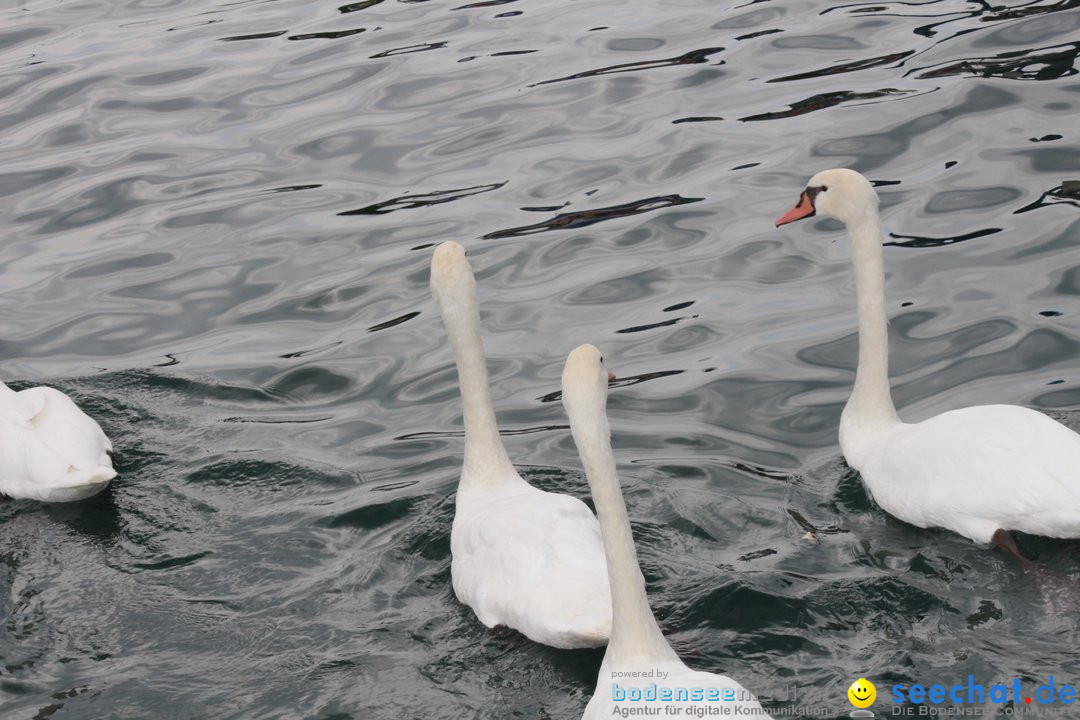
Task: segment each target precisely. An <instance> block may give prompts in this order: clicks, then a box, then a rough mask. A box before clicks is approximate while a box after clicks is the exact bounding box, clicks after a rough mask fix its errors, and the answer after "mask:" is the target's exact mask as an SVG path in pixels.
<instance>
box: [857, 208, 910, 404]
mask: <svg viewBox="0 0 1080 720" xmlns="http://www.w3.org/2000/svg"><path fill="white" fill-rule="evenodd" d="M848 234H849V236H850V237H851V252H852V264H853V267H854V272H855V294H856V299H857V306H858V314H859V364H858V367H857V368H856V371H855V387H854V389H853V390H852V393H851V398H850V399H849V400H848V403H847V406H846V407H845V408H844V413H845V414H850V415H851V416H852V418H853V419H855V420H857V421H858V422H859V423H860V424H862V423H865V422H891V421H899V419H898V417H897V415H896V408H895V407H894V406H893V401H892V394H891V392H890V390H889V330H888V319H887V317H886V315H885V269H884V259H883V251H882V244H881V223H880V220H879V218H878V213H877V210H876V209H874V208H867V210H866V211H865V212H864V213H863V214H862V215H861V216H859V218H858V219H857V220H856V221H854V222H849V223H848Z"/></svg>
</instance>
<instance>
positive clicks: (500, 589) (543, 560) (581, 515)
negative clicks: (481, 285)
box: [431, 242, 611, 648]
mask: <svg viewBox="0 0 1080 720" xmlns="http://www.w3.org/2000/svg"><path fill="white" fill-rule="evenodd" d="M431 292H432V294H433V295H434V297H435V299H436V301H437V302H438V303H439V305H440V308H441V310H442V316H443V322H444V324H445V326H446V332H447V336H448V337H449V340H450V345H451V347H452V349H453V352H454V359H455V362H456V363H457V370H458V381H459V385H460V389H461V403H462V411H463V414H464V421H465V461H464V466H463V468H462V472H461V481H460V483H459V485H458V492H457V500H456V507H455V513H454V525H453V528H452V530H451V534H450V551H451V554H452V561H451V577H452V579H453V584H454V592H455V593H456V594H457V596H458V599H459V600H461V602H463V603H465V604H466V605H468V606H469V607H471V608H472V609H473V611H474V612H475V613H476V616H477V618H479V619H480V622H482V623H483V624H484V625H487V626H488V627H494V626H496V625H506V626H507V627H511V628H513V629H515V630H518V631H519V632H521V633H522V634H524V635H526V636H527V637H529V638H531V639H532V640H535V641H536V642H540V643H544V644H545V645H552V646H554V647H559V648H576V647H596V646H599V645H603V644H604V643H605V642H607V638H608V636H609V634H610V631H611V595H610V592H609V590H608V580H607V566H606V563H605V560H604V550H603V543H602V541H601V539H600V525H599V523H597V520H596V516H595V515H593V514H592V512H591V511H590V510H589V508H588V507H587V506H586V505H585V503H583V502H581V501H580V500H578V499H577V498H573V497H570V496H569V495H560V494H557V493H549V492H543V491H541V490H538V489H536V488H534V487H532V486H531V485H529V484H528V483H527V482H525V480H523V479H522V478H521V476H520V475H519V474H518V473H517V471H516V470H515V469H514V467H513V465H512V464H511V463H510V460H509V458H508V457H507V455H506V450H505V448H504V447H503V444H502V440H501V439H500V438H499V430H498V426H497V425H496V422H495V411H494V408H493V407H492V404H491V391H490V388H489V387H488V380H487V370H486V367H485V358H484V348H483V343H482V341H481V339H480V317H479V312H478V306H477V301H476V281H475V279H474V278H473V274H472V269H471V268H470V267H469V262H468V260H466V259H465V251H464V249H463V248H462V247H461V245H459V244H457V243H454V242H446V243H443V244H442V245H440V246H439V247H438V248H436V250H435V253H434V255H433V256H432V261H431Z"/></svg>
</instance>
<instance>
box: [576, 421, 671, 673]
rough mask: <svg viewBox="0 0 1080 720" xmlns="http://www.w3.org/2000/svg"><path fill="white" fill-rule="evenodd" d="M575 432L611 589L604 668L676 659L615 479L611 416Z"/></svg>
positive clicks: (579, 426) (580, 426)
mask: <svg viewBox="0 0 1080 720" xmlns="http://www.w3.org/2000/svg"><path fill="white" fill-rule="evenodd" d="M571 427H572V428H573V434H574V441H575V442H576V443H577V446H578V450H579V452H580V454H581V459H582V463H583V464H584V465H585V474H586V476H587V477H588V480H589V489H590V490H591V491H592V498H593V503H594V504H595V505H596V516H597V518H598V519H599V520H600V531H601V533H602V534H603V537H604V555H605V558H606V560H607V568H608V579H609V582H610V585H611V605H612V608H611V610H612V625H611V640H610V641H609V642H608V648H607V654H606V655H605V656H604V662H605V663H610V662H617V663H619V664H622V665H626V664H632V663H635V662H642V663H644V662H649V661H655V660H659V659H671V658H675V657H676V656H675V653H674V651H672V649H671V646H670V645H668V643H667V640H666V639H664V635H663V633H662V632H661V631H660V626H659V625H657V624H656V619H655V618H654V617H653V613H652V608H650V607H649V599H648V596H647V595H646V593H645V578H644V577H643V576H642V574H641V568H640V566H639V565H638V557H637V550H636V549H635V547H634V536H633V533H632V532H631V530H630V519H629V517H628V516H627V514H626V503H625V502H624V500H623V495H622V489H621V487H620V486H619V480H618V477H617V476H616V474H615V457H614V455H613V454H612V451H611V433H610V430H609V428H608V422H607V416H606V414H605V413H604V412H603V410H602V409H600V410H599V412H596V413H595V414H593V417H591V418H581V419H580V421H578V420H577V419H574V421H572V422H571ZM642 669H643V670H645V669H648V668H644V667H643V668H642Z"/></svg>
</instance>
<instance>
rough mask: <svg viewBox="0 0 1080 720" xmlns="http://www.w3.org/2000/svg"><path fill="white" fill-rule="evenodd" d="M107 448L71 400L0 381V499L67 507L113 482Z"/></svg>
mask: <svg viewBox="0 0 1080 720" xmlns="http://www.w3.org/2000/svg"><path fill="white" fill-rule="evenodd" d="M111 452H112V443H111V442H109V438H107V437H105V433H104V432H102V431H101V427H100V426H98V424H97V423H96V422H94V420H93V419H91V418H90V417H89V416H88V415H87V414H86V413H84V412H83V411H82V410H80V409H79V408H78V406H77V405H75V403H74V402H72V400H71V398H69V397H68V396H67V395H65V394H64V393H62V392H60V391H59V390H54V389H53V388H50V387H33V388H27V389H26V390H21V391H19V392H15V391H14V390H12V389H11V388H9V387H8V386H7V385H5V384H4V383H2V382H0V494H2V495H7V496H8V497H11V498H27V499H31V500H44V501H45V502H70V501H72V500H82V499H83V498H87V497H90V496H91V495H94V494H95V493H98V492H100V491H101V490H102V489H104V488H105V486H106V485H108V484H109V481H110V480H112V479H113V478H114V477H116V471H115V470H113V466H112V460H111V459H110V457H109V454H110V453H111Z"/></svg>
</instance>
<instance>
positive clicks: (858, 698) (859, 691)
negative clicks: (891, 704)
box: [847, 678, 877, 718]
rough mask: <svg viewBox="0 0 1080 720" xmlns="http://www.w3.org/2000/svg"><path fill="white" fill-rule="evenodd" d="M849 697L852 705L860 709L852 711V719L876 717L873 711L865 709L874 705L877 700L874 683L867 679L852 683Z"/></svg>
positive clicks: (848, 692)
mask: <svg viewBox="0 0 1080 720" xmlns="http://www.w3.org/2000/svg"><path fill="white" fill-rule="evenodd" d="M847 697H848V700H850V701H851V704H852V705H854V706H855V707H857V708H859V709H858V710H852V711H851V716H850V717H853V718H861V717H874V713H873V712H872V711H870V710H865V709H864V708H868V707H870V706H871V705H873V704H874V700H875V699H876V698H877V688H876V687H874V683H872V682H870V681H869V680H867V679H866V678H859V679H858V680H856V681H855V682H853V683H851V687H849V688H848V689H847Z"/></svg>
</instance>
